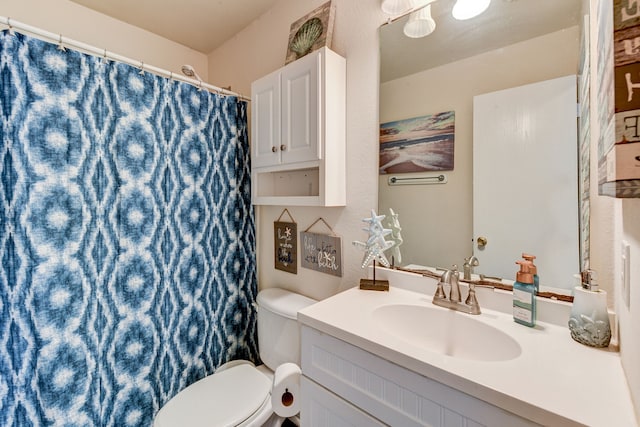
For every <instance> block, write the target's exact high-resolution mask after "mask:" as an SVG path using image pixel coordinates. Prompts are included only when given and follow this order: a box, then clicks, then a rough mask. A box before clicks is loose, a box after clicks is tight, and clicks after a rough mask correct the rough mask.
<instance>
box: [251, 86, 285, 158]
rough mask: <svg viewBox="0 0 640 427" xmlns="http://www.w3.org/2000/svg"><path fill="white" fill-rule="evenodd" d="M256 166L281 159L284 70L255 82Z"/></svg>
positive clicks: (252, 119)
mask: <svg viewBox="0 0 640 427" xmlns="http://www.w3.org/2000/svg"><path fill="white" fill-rule="evenodd" d="M251 97H252V99H251V110H252V111H251V127H252V132H251V135H252V141H251V154H252V156H251V161H252V165H251V166H252V167H261V166H272V165H277V164H279V163H280V74H279V73H273V74H269V75H268V76H265V77H263V78H261V79H259V80H256V81H255V82H253V84H252V85H251Z"/></svg>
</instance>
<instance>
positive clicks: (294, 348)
mask: <svg viewBox="0 0 640 427" xmlns="http://www.w3.org/2000/svg"><path fill="white" fill-rule="evenodd" d="M315 302H316V301H314V300H312V299H310V298H307V297H305V296H302V295H299V294H295V293H293V292H290V291H286V290H284V289H278V288H271V289H265V290H263V291H261V292H259V293H258V298H257V303H258V315H257V316H258V320H257V322H258V346H259V350H260V358H261V359H262V362H263V363H264V365H260V366H257V367H256V366H254V365H253V363H251V362H249V361H246V360H235V361H232V362H229V363H225V364H224V365H222V366H220V367H219V368H218V369H217V370H216V372H215V373H214V374H213V375H209V376H208V377H205V378H203V379H201V380H199V381H197V382H195V383H193V384H191V385H190V386H189V387H187V388H185V389H184V390H182V391H181V392H180V393H178V394H177V395H175V396H174V397H173V398H172V399H171V400H170V401H169V402H167V404H166V405H164V406H163V407H162V408H161V409H160V411H159V412H158V414H157V415H156V417H155V420H154V427H178V426H189V427H198V426H203V427H204V426H207V427H209V426H243V427H244V426H251V427H253V426H256V427H257V426H263V425H268V426H274V427H275V426H280V425H281V424H282V422H283V421H284V418H282V417H279V416H278V415H277V414H275V413H274V412H273V408H272V405H271V387H272V383H273V376H274V372H275V370H276V369H277V368H278V366H280V365H281V364H283V363H287V362H293V363H295V364H297V365H298V366H300V330H299V327H298V324H297V321H296V317H297V313H298V310H301V309H302V308H304V307H307V306H309V305H311V304H313V303H315Z"/></svg>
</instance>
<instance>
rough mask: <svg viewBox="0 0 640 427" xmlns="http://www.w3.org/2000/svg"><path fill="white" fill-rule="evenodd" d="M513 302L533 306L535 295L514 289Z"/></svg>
mask: <svg viewBox="0 0 640 427" xmlns="http://www.w3.org/2000/svg"><path fill="white" fill-rule="evenodd" d="M513 300H514V301H517V302H519V303H522V304H528V305H531V304H533V294H532V293H531V292H527V291H522V290H520V289H516V288H513Z"/></svg>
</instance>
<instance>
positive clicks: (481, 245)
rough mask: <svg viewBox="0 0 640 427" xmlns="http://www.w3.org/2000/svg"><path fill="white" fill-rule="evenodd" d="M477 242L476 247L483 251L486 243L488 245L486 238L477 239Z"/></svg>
mask: <svg viewBox="0 0 640 427" xmlns="http://www.w3.org/2000/svg"><path fill="white" fill-rule="evenodd" d="M477 242H478V247H479V248H481V249H483V248H484V247H485V246H487V243H489V242H488V240H487V238H486V237H483V236H480V237H478V240H477Z"/></svg>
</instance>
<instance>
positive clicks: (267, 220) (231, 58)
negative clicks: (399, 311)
mask: <svg viewBox="0 0 640 427" xmlns="http://www.w3.org/2000/svg"><path fill="white" fill-rule="evenodd" d="M325 1H326V0H304V1H301V0H280V1H278V2H277V3H276V4H275V6H274V7H273V8H272V9H271V10H270V11H269V12H268V13H266V14H265V15H263V16H262V17H260V18H259V19H258V20H256V21H254V22H253V23H252V24H251V25H250V26H249V27H247V28H246V29H245V30H244V31H242V32H240V33H239V34H237V35H236V36H235V37H234V38H233V39H232V40H230V41H229V42H228V43H226V44H225V45H224V46H222V47H221V48H219V49H218V50H216V51H214V52H213V53H212V54H211V55H210V56H209V76H210V78H211V80H213V81H215V82H219V84H220V85H225V86H226V85H228V84H231V85H232V87H233V89H234V90H237V91H240V92H242V93H249V92H250V88H251V82H252V81H253V80H256V79H257V78H258V77H261V76H263V75H264V74H267V73H269V72H271V71H273V70H276V69H278V68H280V67H282V66H283V65H284V60H285V53H286V46H287V41H288V37H289V28H290V26H291V23H292V22H294V21H296V20H297V19H298V18H300V17H301V16H303V15H305V14H306V13H308V12H310V11H311V10H313V9H315V8H316V7H317V6H319V5H321V4H323V3H324V2H325ZM334 3H335V5H336V19H335V26H334V33H333V44H332V48H333V50H334V51H336V52H337V53H339V54H340V55H342V56H344V57H345V58H346V59H347V183H346V185H347V206H346V207H344V208H309V207H292V206H269V207H265V206H262V207H259V208H258V209H257V210H256V211H257V221H256V222H257V227H258V283H259V287H260V288H269V287H274V286H279V287H284V288H287V289H292V290H295V291H298V292H300V293H302V294H305V295H307V296H310V297H313V298H317V299H322V298H326V297H328V296H331V295H333V294H335V293H337V292H338V291H341V290H344V289H347V288H350V287H353V286H354V285H357V283H358V280H359V279H360V277H363V275H364V270H362V269H361V268H360V263H361V261H362V255H363V254H362V252H360V251H359V250H358V249H356V248H354V247H353V245H352V243H351V242H352V241H354V240H363V239H364V238H365V237H366V233H365V232H364V231H362V230H361V229H362V227H363V226H364V223H362V222H361V221H362V218H365V217H367V216H369V214H370V210H371V209H372V208H375V207H376V205H377V178H378V171H377V166H376V165H377V139H378V137H377V133H378V107H377V105H378V99H377V95H378V57H379V55H378V32H377V29H378V27H379V25H380V24H381V23H382V22H384V20H385V16H384V15H383V14H382V12H380V10H379V0H358V1H353V0H334ZM285 207H286V208H287V209H289V211H290V212H291V214H292V215H293V217H294V218H295V220H296V222H297V223H298V230H305V229H306V228H307V227H308V226H310V225H311V224H312V223H313V222H314V221H315V220H316V219H318V217H322V218H324V219H325V220H326V221H327V222H328V223H329V224H330V225H331V226H332V227H333V229H334V231H335V232H336V233H337V234H339V235H340V236H342V253H343V277H342V278H336V277H333V276H329V275H326V274H322V273H318V272H316V271H313V270H308V269H305V268H302V267H300V266H298V274H296V275H294V274H290V273H285V272H283V271H280V270H276V269H275V268H274V262H273V261H274V253H273V222H274V221H275V220H276V219H277V218H278V217H279V216H280V213H281V212H282V210H283V209H284V208H285ZM314 230H317V231H318V232H323V229H322V228H318V229H316V228H314Z"/></svg>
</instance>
